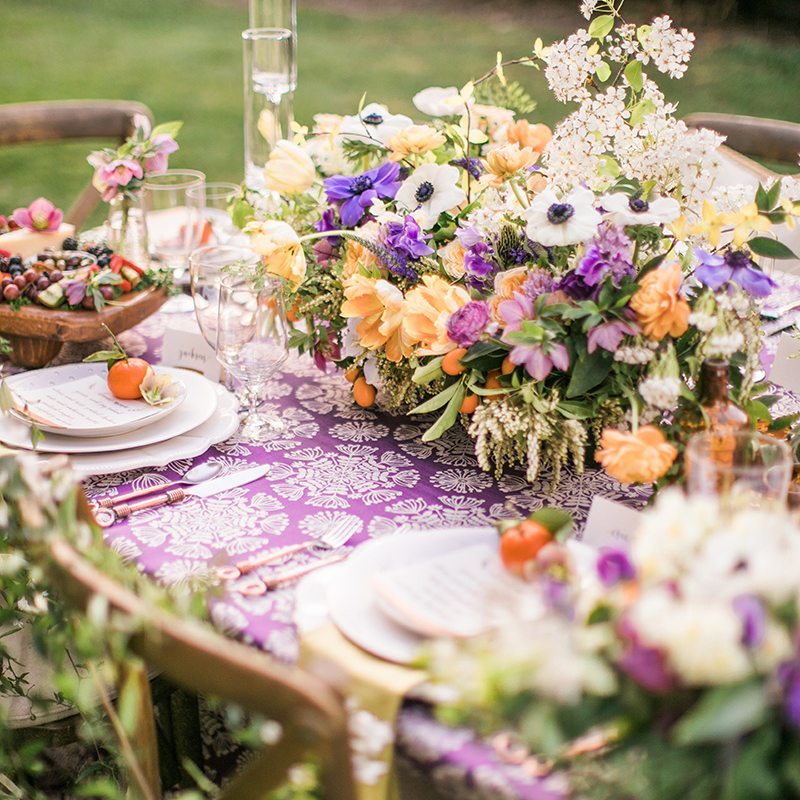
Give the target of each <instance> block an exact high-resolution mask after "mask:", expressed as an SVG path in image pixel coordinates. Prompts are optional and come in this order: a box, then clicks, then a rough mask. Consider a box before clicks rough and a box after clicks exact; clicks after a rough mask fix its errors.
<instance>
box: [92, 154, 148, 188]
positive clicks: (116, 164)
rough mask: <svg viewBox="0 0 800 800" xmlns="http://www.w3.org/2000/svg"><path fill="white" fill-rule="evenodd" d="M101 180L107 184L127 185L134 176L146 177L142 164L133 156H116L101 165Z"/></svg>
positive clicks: (137, 177)
mask: <svg viewBox="0 0 800 800" xmlns="http://www.w3.org/2000/svg"><path fill="white" fill-rule="evenodd" d="M99 177H100V180H101V181H102V182H103V183H104V184H106V185H107V186H122V187H125V186H127V185H128V184H129V183H130V182H131V181H132V180H133V179H134V178H136V179H138V180H141V179H142V178H143V177H144V170H142V165H141V164H140V163H139V162H138V161H136V160H135V159H133V158H115V159H114V160H113V161H111V162H109V163H108V164H106V165H104V166H101V167H100V175H99Z"/></svg>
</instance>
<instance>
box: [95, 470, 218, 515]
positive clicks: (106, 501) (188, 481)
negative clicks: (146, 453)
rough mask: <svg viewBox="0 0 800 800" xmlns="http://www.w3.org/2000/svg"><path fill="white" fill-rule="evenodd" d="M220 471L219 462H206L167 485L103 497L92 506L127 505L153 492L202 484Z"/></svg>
mask: <svg viewBox="0 0 800 800" xmlns="http://www.w3.org/2000/svg"><path fill="white" fill-rule="evenodd" d="M221 469H222V464H220V463H219V461H206V462H205V463H203V464H198V465H197V466H196V467H192V468H191V469H190V470H189V471H188V472H187V473H186V474H185V475H184V476H183V477H182V478H179V479H178V480H176V481H170V482H169V483H159V484H157V485H155V486H148V487H147V488H146V489H139V490H137V491H135V492H128V494H121V495H117V496H115V497H104V498H103V499H102V500H99V501H94V502H93V505H95V506H96V507H97V508H111V506H115V505H117V503H127V502H129V501H130V500H135V499H136V498H137V497H145V496H146V495H148V494H153V493H154V492H163V491H165V490H166V489H172V488H173V487H174V486H187V485H194V484H197V483H203V481H207V480H209V479H210V478H213V477H214V476H216V475H218V474H219V471H220V470H221Z"/></svg>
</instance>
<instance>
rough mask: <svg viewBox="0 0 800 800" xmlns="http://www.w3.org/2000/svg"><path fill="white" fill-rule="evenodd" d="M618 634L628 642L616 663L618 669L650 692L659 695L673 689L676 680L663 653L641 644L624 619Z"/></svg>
mask: <svg viewBox="0 0 800 800" xmlns="http://www.w3.org/2000/svg"><path fill="white" fill-rule="evenodd" d="M619 633H620V635H621V636H622V637H623V638H625V639H627V640H628V647H627V648H626V650H625V652H624V653H623V654H622V657H621V658H620V660H619V662H618V665H619V668H620V669H621V670H622V671H623V672H624V673H625V674H626V675H628V676H629V677H630V678H631V679H632V680H634V681H636V683H638V684H639V685H640V686H643V687H644V688H645V689H647V690H648V691H650V692H655V693H657V694H661V693H664V692H668V691H670V690H671V689H673V688H674V687H675V685H676V680H675V676H674V675H673V674H672V673H671V671H670V669H669V666H668V665H667V660H666V658H665V657H664V653H663V652H662V651H661V650H659V649H658V648H657V647H648V646H647V645H644V644H642V643H641V642H640V641H639V634H638V633H637V631H636V629H635V628H634V627H633V625H632V624H631V623H630V620H628V619H626V618H624V617H623V618H622V619H621V620H620V622H619Z"/></svg>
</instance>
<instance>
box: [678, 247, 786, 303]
mask: <svg viewBox="0 0 800 800" xmlns="http://www.w3.org/2000/svg"><path fill="white" fill-rule="evenodd" d="M694 254H695V256H696V257H697V259H698V260H699V261H700V263H701V266H699V267H698V268H697V269H696V270H695V273H694V274H695V277H696V278H697V280H698V281H700V283H702V284H703V285H704V286H708V287H709V289H713V290H714V291H716V290H717V289H719V288H720V287H721V286H724V285H725V284H726V283H736V284H738V285H739V286H741V287H742V289H744V290H745V291H746V292H748V293H749V294H751V295H753V297H768V296H769V295H770V294H771V293H772V290H773V289H774V288H775V287H776V286H777V284H776V283H775V281H774V280H772V278H770V277H769V275H767V274H766V273H764V272H762V271H761V270H760V269H759V268H758V267H757V266H756V265H755V264H754V263H753V260H752V259H751V258H750V254H749V253H747V252H745V251H744V250H726V251H725V255H724V256H721V255H717V254H712V253H709V252H707V251H705V250H702V249H700V248H699V247H698V248H697V249H696V250H695V251H694Z"/></svg>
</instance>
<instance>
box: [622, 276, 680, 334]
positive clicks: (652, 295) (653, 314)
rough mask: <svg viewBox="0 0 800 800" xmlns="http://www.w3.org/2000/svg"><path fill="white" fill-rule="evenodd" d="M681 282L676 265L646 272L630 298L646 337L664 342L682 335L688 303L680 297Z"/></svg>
mask: <svg viewBox="0 0 800 800" xmlns="http://www.w3.org/2000/svg"><path fill="white" fill-rule="evenodd" d="M682 283H683V272H682V271H681V265H680V264H678V263H677V262H675V263H673V264H670V265H669V266H667V267H660V268H659V269H654V270H653V271H652V272H648V273H647V275H645V276H644V278H642V280H641V281H640V282H639V288H638V289H637V290H636V293H635V294H634V295H633V297H632V298H631V308H632V309H633V310H634V311H635V312H636V317H637V319H638V320H639V324H640V325H641V326H642V330H643V331H644V333H645V335H646V336H649V337H650V338H651V339H663V338H664V337H665V336H666V335H667V334H668V333H669V334H670V335H671V336H681V335H682V334H684V333H686V330H687V328H688V327H689V311H690V309H689V304H688V303H687V302H686V300H684V299H683V298H682V297H681V296H680V288H681V284H682Z"/></svg>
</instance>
